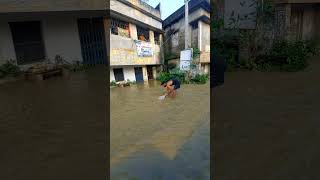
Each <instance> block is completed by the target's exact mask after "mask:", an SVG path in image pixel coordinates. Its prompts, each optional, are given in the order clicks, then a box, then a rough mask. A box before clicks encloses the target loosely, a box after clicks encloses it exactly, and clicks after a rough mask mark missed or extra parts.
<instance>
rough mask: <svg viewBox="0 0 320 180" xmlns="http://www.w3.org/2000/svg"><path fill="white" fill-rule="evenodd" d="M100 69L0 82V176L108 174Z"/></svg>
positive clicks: (96, 176)
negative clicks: (70, 74)
mask: <svg viewBox="0 0 320 180" xmlns="http://www.w3.org/2000/svg"><path fill="white" fill-rule="evenodd" d="M104 72H105V69H104V68H102V69H98V70H93V71H90V72H87V73H85V72H81V73H73V74H72V76H71V77H70V78H61V77H54V78H51V79H48V80H45V81H39V82H30V81H20V82H11V83H6V84H1V85H0V142H1V147H0V179H3V180H11V179H12V180H16V179H46V180H51V179H52V180H57V179H60V180H61V179H63V180H64V179H66V180H70V179H106V175H107V173H106V156H107V155H106V147H105V146H106V145H105V144H106V142H107V136H106V119H107V110H106V108H107V107H106V98H104V97H106V88H107V82H106V78H105V76H103V75H104V74H106V73H104ZM103 155H105V156H103ZM79 157H80V158H79ZM101 172H105V173H103V174H102V173H101Z"/></svg>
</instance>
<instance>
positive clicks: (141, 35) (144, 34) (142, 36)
mask: <svg viewBox="0 0 320 180" xmlns="http://www.w3.org/2000/svg"><path fill="white" fill-rule="evenodd" d="M137 35H138V39H139V40H140V41H147V42H150V38H149V30H147V29H144V28H141V27H139V26H137Z"/></svg>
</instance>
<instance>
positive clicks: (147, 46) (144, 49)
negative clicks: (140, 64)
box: [135, 40, 153, 57]
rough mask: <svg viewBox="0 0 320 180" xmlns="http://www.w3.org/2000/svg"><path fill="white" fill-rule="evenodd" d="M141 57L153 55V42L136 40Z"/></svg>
mask: <svg viewBox="0 0 320 180" xmlns="http://www.w3.org/2000/svg"><path fill="white" fill-rule="evenodd" d="M135 43H136V46H137V53H138V56H139V57H150V56H152V55H153V52H152V46H151V43H147V42H143V41H139V40H135Z"/></svg>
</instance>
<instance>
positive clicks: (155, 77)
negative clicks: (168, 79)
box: [152, 66, 157, 79]
mask: <svg viewBox="0 0 320 180" xmlns="http://www.w3.org/2000/svg"><path fill="white" fill-rule="evenodd" d="M152 74H153V79H157V67H156V66H154V67H152Z"/></svg>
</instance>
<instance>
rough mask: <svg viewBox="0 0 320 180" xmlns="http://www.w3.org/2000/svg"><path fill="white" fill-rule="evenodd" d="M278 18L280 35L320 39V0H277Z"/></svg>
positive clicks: (292, 37) (299, 38)
mask: <svg viewBox="0 0 320 180" xmlns="http://www.w3.org/2000/svg"><path fill="white" fill-rule="evenodd" d="M276 18H277V23H278V25H277V26H276V27H277V28H278V29H277V33H278V34H277V35H278V36H279V37H287V38H291V39H295V40H319V39H320V33H319V32H320V21H319V18H320V0H281V1H276Z"/></svg>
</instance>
